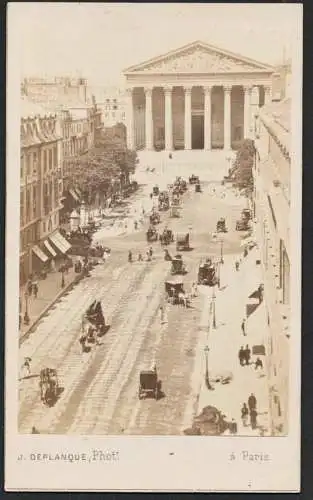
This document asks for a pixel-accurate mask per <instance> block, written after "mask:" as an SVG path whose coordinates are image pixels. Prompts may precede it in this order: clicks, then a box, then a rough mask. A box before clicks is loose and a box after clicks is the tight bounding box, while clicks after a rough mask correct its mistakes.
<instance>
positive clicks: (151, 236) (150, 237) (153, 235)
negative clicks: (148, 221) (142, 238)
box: [146, 226, 158, 243]
mask: <svg viewBox="0 0 313 500" xmlns="http://www.w3.org/2000/svg"><path fill="white" fill-rule="evenodd" d="M146 235H147V241H148V242H149V243H151V242H153V241H158V233H157V230H156V229H155V227H153V226H150V227H149V229H148V231H147V233H146Z"/></svg>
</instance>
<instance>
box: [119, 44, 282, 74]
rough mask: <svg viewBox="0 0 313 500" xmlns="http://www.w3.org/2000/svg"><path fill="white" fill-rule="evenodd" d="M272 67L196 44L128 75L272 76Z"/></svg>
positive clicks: (138, 66)
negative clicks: (205, 74) (264, 73)
mask: <svg viewBox="0 0 313 500" xmlns="http://www.w3.org/2000/svg"><path fill="white" fill-rule="evenodd" d="M273 71H274V68H272V66H269V65H266V64H263V63H259V62H257V61H254V60H252V59H248V58H246V57H242V56H240V55H237V54H233V53H231V52H228V51H225V50H222V49H219V48H217V47H213V46H212V45H208V44H206V43H203V42H194V43H191V44H188V45H186V46H184V47H182V48H180V49H177V50H175V51H172V52H168V53H167V54H165V55H163V56H159V57H155V58H154V59H150V60H149V61H146V62H144V63H142V64H138V65H136V66H132V67H130V68H128V69H126V70H125V72H124V74H126V75H127V74H136V73H138V74H140V73H144V74H167V73H168V74H173V73H178V74H186V73H187V74H188V73H190V74H197V73H199V74H203V73H245V72H248V73H255V72H257V73H259V72H267V73H272V72H273Z"/></svg>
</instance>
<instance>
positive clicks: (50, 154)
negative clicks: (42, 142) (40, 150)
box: [48, 149, 52, 170]
mask: <svg viewBox="0 0 313 500" xmlns="http://www.w3.org/2000/svg"><path fill="white" fill-rule="evenodd" d="M48 154H49V170H51V169H52V150H51V149H49V151H48Z"/></svg>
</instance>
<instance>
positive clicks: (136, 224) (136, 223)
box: [134, 220, 138, 231]
mask: <svg viewBox="0 0 313 500" xmlns="http://www.w3.org/2000/svg"><path fill="white" fill-rule="evenodd" d="M134 227H135V231H137V229H138V222H137V221H136V220H135V222H134Z"/></svg>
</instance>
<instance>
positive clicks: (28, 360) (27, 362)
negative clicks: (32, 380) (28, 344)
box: [22, 357, 32, 377]
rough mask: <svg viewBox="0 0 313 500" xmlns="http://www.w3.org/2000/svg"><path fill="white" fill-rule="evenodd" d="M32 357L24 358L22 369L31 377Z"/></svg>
mask: <svg viewBox="0 0 313 500" xmlns="http://www.w3.org/2000/svg"><path fill="white" fill-rule="evenodd" d="M31 361H32V360H31V358H28V357H27V358H25V359H24V363H23V366H22V369H23V371H24V373H25V372H27V376H28V377H29V376H30V374H31V367H30V364H31Z"/></svg>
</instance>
